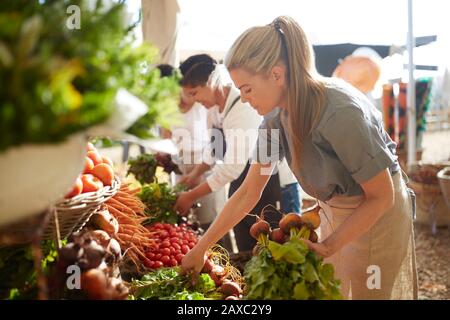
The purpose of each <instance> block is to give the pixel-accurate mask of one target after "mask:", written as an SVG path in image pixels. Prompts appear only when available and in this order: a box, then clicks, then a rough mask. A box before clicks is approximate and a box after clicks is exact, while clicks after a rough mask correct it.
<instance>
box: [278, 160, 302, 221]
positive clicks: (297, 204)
mask: <svg viewBox="0 0 450 320" xmlns="http://www.w3.org/2000/svg"><path fill="white" fill-rule="evenodd" d="M278 175H279V176H280V186H281V210H282V211H283V212H284V213H290V212H295V213H300V212H301V210H302V197H301V193H300V185H299V184H298V181H297V178H296V177H295V175H294V174H293V173H292V171H291V169H290V168H289V166H288V164H287V162H286V159H283V160H282V161H281V164H280V165H279V166H278Z"/></svg>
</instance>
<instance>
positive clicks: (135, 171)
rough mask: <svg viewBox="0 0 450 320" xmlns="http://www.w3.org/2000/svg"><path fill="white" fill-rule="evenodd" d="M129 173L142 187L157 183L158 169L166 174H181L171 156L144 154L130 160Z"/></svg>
mask: <svg viewBox="0 0 450 320" xmlns="http://www.w3.org/2000/svg"><path fill="white" fill-rule="evenodd" d="M128 165H129V168H128V173H127V174H132V175H133V176H134V177H135V179H136V180H137V181H139V182H140V183H141V184H142V185H144V184H146V183H152V182H155V181H156V176H155V175H156V169H157V167H161V168H162V169H163V170H164V172H166V173H171V172H175V173H177V174H181V172H180V169H179V168H178V166H177V165H176V164H174V163H173V162H172V159H171V156H170V155H169V154H161V153H157V154H156V155H153V154H148V153H144V154H141V155H139V156H137V157H136V158H131V159H130V160H128Z"/></svg>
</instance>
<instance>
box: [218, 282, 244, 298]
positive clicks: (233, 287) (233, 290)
mask: <svg viewBox="0 0 450 320" xmlns="http://www.w3.org/2000/svg"><path fill="white" fill-rule="evenodd" d="M220 292H222V293H223V295H224V296H225V297H228V296H236V297H239V295H240V294H241V293H242V290H241V287H240V286H239V285H238V284H237V283H236V282H233V281H230V280H225V281H224V282H223V284H222V285H221V286H220Z"/></svg>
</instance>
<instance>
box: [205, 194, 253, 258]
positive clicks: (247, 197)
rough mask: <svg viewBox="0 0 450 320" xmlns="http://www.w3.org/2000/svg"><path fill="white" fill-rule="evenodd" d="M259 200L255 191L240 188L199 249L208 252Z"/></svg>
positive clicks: (228, 202)
mask: <svg viewBox="0 0 450 320" xmlns="http://www.w3.org/2000/svg"><path fill="white" fill-rule="evenodd" d="M257 202H258V197H256V196H255V195H254V193H251V192H246V191H245V189H244V188H239V189H238V191H236V193H235V194H234V195H233V196H232V197H231V198H230V199H229V200H228V201H227V203H226V204H225V207H224V208H223V210H222V212H221V213H220V214H219V215H218V216H217V217H216V219H215V220H214V222H213V223H212V225H211V226H210V227H209V228H208V231H207V232H206V233H205V234H204V235H203V237H202V238H201V239H200V241H199V242H198V243H197V246H198V247H199V249H200V250H202V251H205V252H206V251H207V250H208V249H209V247H211V246H212V245H213V244H214V243H216V242H217V241H219V240H220V239H222V237H223V236H224V235H225V234H226V233H227V232H228V231H229V230H230V229H231V228H233V227H234V226H235V225H236V224H238V223H239V221H241V220H242V219H243V218H244V217H245V216H246V215H247V213H248V212H250V211H251V210H252V209H253V207H254V206H255V205H256V203H257Z"/></svg>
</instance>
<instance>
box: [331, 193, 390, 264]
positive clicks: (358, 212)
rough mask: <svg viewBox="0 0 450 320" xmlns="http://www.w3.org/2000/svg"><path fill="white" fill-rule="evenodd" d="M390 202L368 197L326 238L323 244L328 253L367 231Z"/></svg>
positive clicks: (387, 207)
mask: <svg viewBox="0 0 450 320" xmlns="http://www.w3.org/2000/svg"><path fill="white" fill-rule="evenodd" d="M391 206H392V204H391V203H389V202H386V201H383V199H377V198H370V199H366V200H364V202H363V203H362V204H361V205H360V206H359V207H358V208H356V209H355V211H354V212H353V213H352V214H351V215H350V216H349V217H348V218H347V219H346V220H345V221H344V222H343V223H342V224H341V225H340V226H339V227H338V228H337V229H336V230H335V231H334V232H333V233H332V234H331V235H330V236H329V237H328V238H327V239H325V240H324V244H326V245H327V247H328V249H329V250H330V252H329V255H332V254H334V253H336V252H337V251H339V250H341V249H342V248H343V247H344V246H345V245H347V244H348V243H350V242H353V241H355V240H357V239H358V238H359V237H361V236H362V235H364V234H365V233H367V232H368V231H369V230H370V228H372V227H373V226H374V225H375V223H376V222H377V221H378V219H380V218H381V217H382V216H383V214H384V213H386V211H387V210H389V209H390V207H391Z"/></svg>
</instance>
